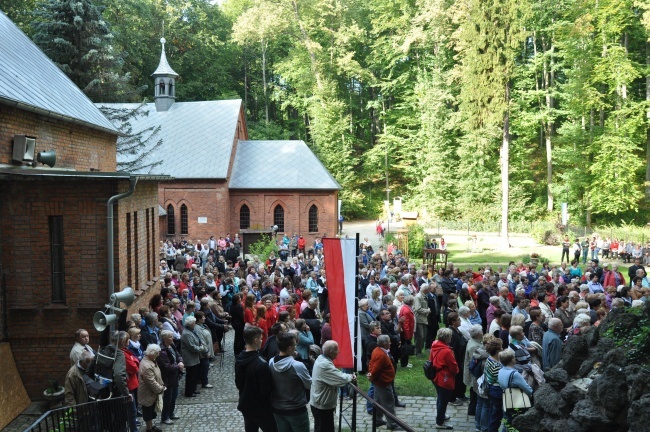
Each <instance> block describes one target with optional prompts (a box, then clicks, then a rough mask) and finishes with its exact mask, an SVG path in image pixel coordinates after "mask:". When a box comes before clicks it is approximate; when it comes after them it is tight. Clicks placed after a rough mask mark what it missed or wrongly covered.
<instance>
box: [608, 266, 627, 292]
mask: <svg viewBox="0 0 650 432" xmlns="http://www.w3.org/2000/svg"><path fill="white" fill-rule="evenodd" d="M619 285H625V278H624V277H623V274H622V273H621V272H620V271H618V264H617V263H614V264H612V270H611V271H609V272H606V273H605V276H604V280H603V286H604V287H605V288H607V287H610V286H613V287H617V286H619Z"/></svg>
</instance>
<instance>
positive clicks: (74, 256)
mask: <svg viewBox="0 0 650 432" xmlns="http://www.w3.org/2000/svg"><path fill="white" fill-rule="evenodd" d="M111 192H112V187H111V183H110V182H107V181H92V180H87V181H84V182H83V184H82V182H78V181H49V182H43V181H22V182H18V181H16V182H9V181H0V212H1V214H2V218H1V219H0V221H1V222H0V241H1V243H2V256H1V259H2V268H3V273H4V276H5V278H6V285H7V308H8V316H7V321H8V332H9V340H10V342H11V344H12V349H13V353H14V358H15V360H16V363H17V367H18V371H19V372H20V375H21V377H22V379H23V383H24V384H25V387H26V389H27V391H28V394H29V395H30V397H32V398H35V397H38V396H39V395H40V393H41V392H42V391H43V389H44V388H45V383H46V378H47V377H49V376H52V377H56V378H57V379H59V380H62V379H63V378H64V377H65V373H66V371H67V369H68V368H69V360H68V356H69V353H70V348H71V347H72V344H73V343H74V332H75V330H76V329H77V328H80V327H83V328H86V329H88V330H89V331H90V332H91V335H92V339H93V342H94V343H96V342H97V334H96V332H95V331H94V329H92V316H93V314H94V313H95V312H96V311H97V310H100V309H101V307H102V305H103V304H104V302H106V301H107V300H108V299H107V297H106V293H107V284H106V277H107V271H106V200H108V197H109V196H110V195H111ZM100 197H101V198H100ZM50 215H57V216H58V215H62V216H63V234H64V265H65V288H66V289H65V292H66V296H65V302H64V303H52V302H51V300H52V297H51V295H52V288H51V287H52V282H51V255H50V241H49V222H48V216H50Z"/></svg>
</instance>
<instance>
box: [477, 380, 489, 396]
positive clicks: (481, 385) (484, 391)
mask: <svg viewBox="0 0 650 432" xmlns="http://www.w3.org/2000/svg"><path fill="white" fill-rule="evenodd" d="M476 384H478V392H477V393H478V395H479V396H480V397H482V398H487V397H488V396H490V390H489V384H488V383H487V380H486V379H485V374H483V375H481V376H480V377H479V378H478V379H477V380H476Z"/></svg>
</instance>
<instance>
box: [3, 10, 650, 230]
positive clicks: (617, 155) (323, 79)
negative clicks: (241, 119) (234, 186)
mask: <svg viewBox="0 0 650 432" xmlns="http://www.w3.org/2000/svg"><path fill="white" fill-rule="evenodd" d="M0 10H2V11H4V12H5V13H6V14H7V15H8V16H9V17H10V18H11V19H12V20H13V21H14V22H16V24H17V25H19V26H20V27H21V29H22V30H23V31H24V32H25V33H27V34H28V35H29V36H30V37H31V38H32V39H33V40H34V41H35V42H36V43H37V44H38V45H39V46H40V47H41V48H42V49H43V51H44V52H45V53H46V54H47V55H48V56H50V57H51V58H52V59H53V60H54V61H55V62H56V63H57V64H59V66H60V67H62V69H63V70H64V71H65V72H66V73H67V74H68V75H69V76H70V77H71V78H72V79H73V81H75V83H76V84H77V85H79V86H80V88H82V89H83V90H84V91H85V92H86V94H88V96H89V97H90V98H91V99H92V100H93V101H95V102H127V101H142V100H144V99H147V100H149V101H151V99H152V90H151V87H152V79H151V78H150V75H151V73H152V72H153V70H154V69H155V68H156V66H157V64H158V61H159V58H160V37H161V36H162V32H163V22H164V36H165V38H166V40H167V44H166V51H167V58H168V60H169V62H170V64H171V65H172V67H173V68H174V70H175V71H176V72H177V73H178V74H179V75H180V78H179V79H178V80H177V99H178V100H181V101H199V100H216V99H233V98H241V99H242V100H243V101H244V104H245V109H246V118H247V122H248V128H249V132H250V137H251V139H302V140H305V141H306V142H307V143H308V145H309V146H310V147H311V148H312V149H313V150H314V151H315V153H316V154H317V155H318V156H319V157H320V159H321V161H322V162H323V163H324V164H325V165H326V167H327V168H328V169H329V170H330V172H332V174H333V175H334V176H335V177H336V179H337V180H338V181H339V183H340V184H341V185H342V186H343V189H342V191H341V198H342V200H343V213H344V214H345V215H346V217H348V218H353V217H372V218H375V217H377V215H378V214H381V212H382V208H383V200H384V199H386V189H387V188H389V189H391V196H393V197H395V196H401V197H403V199H404V206H405V208H406V209H414V210H419V211H420V212H422V213H425V214H426V215H427V217H429V218H434V219H442V220H453V219H463V220H472V221H498V220H500V219H501V218H502V217H503V215H506V216H507V217H506V220H508V219H509V220H511V221H524V220H527V221H530V220H539V219H546V220H554V221H555V220H557V219H558V215H559V212H560V203H561V202H567V203H568V207H569V213H570V214H571V217H572V221H573V222H574V223H586V224H592V223H597V224H621V223H636V224H646V223H647V222H648V219H647V211H648V210H649V207H650V206H649V204H648V197H649V196H650V190H649V189H648V188H647V187H646V186H647V184H648V182H647V181H648V179H650V164H649V163H648V162H649V161H650V128H649V119H650V44H649V42H648V36H649V35H650V33H649V28H650V15H649V14H648V12H647V11H648V10H650V1H647V0H637V1H635V0H536V1H531V2H521V1H515V0H395V1H386V0H363V1H360V0H224V2H223V3H222V4H218V3H217V2H214V1H204V0H166V1H163V0H111V1H109V0H78V1H67V0H66V1H63V0H0ZM287 170H300V171H302V173H303V174H304V175H310V173H309V167H299V166H284V167H278V175H282V173H283V172H285V171H287ZM506 232H507V231H506Z"/></svg>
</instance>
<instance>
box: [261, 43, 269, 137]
mask: <svg viewBox="0 0 650 432" xmlns="http://www.w3.org/2000/svg"><path fill="white" fill-rule="evenodd" d="M266 47H267V43H266V41H265V40H263V39H262V89H263V90H264V111H265V115H266V118H265V120H266V124H267V125H268V124H269V98H268V97H267V95H266Z"/></svg>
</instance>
